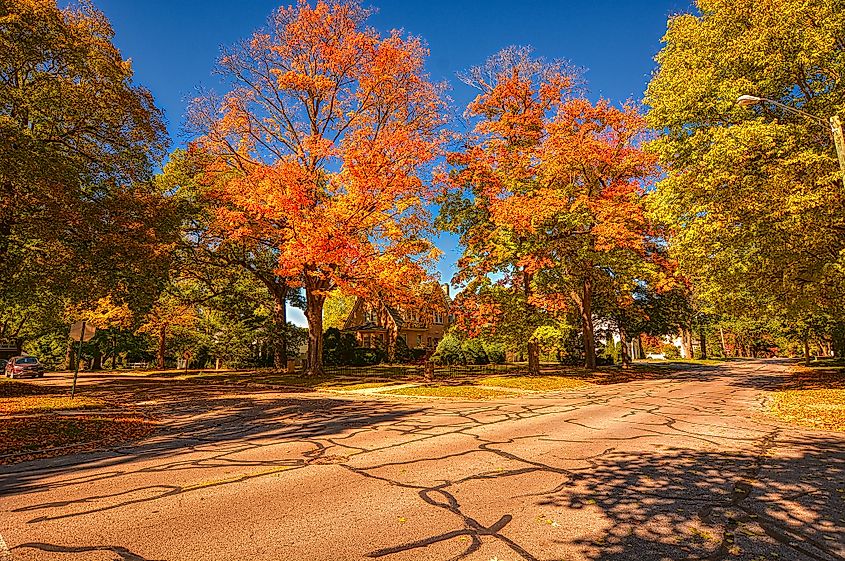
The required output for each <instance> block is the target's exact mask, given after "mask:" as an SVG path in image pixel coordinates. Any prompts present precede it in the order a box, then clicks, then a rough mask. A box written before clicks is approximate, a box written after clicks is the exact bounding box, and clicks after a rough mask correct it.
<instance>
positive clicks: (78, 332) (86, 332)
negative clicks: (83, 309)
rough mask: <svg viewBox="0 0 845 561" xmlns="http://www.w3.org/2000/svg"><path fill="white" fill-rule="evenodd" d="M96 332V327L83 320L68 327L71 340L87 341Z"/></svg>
mask: <svg viewBox="0 0 845 561" xmlns="http://www.w3.org/2000/svg"><path fill="white" fill-rule="evenodd" d="M96 332H97V328H96V327H94V326H93V325H91V324H90V323H88V322H86V321H85V320H82V321H77V322H76V323H74V324H73V325H72V326H71V327H70V338H71V339H72V340H73V341H81V342H83V343H87V342H88V341H90V340H91V339H92V338H93V337H94V334H95V333H96Z"/></svg>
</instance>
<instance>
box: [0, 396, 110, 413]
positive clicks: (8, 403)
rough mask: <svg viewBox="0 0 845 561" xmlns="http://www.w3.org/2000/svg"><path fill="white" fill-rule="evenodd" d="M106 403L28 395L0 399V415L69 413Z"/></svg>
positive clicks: (90, 398) (99, 406)
mask: <svg viewBox="0 0 845 561" xmlns="http://www.w3.org/2000/svg"><path fill="white" fill-rule="evenodd" d="M105 405H106V403H105V402H104V401H103V400H101V399H97V398H93V397H85V396H79V397H76V398H74V399H71V398H70V396H68V395H28V396H21V397H3V398H0V415H13V414H15V413H45V412H49V411H70V410H79V409H99V408H101V407H104V406H105Z"/></svg>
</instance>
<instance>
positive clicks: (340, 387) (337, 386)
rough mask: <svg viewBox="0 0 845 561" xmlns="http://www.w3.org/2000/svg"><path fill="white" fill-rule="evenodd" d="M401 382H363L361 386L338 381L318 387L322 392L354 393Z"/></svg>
mask: <svg viewBox="0 0 845 561" xmlns="http://www.w3.org/2000/svg"><path fill="white" fill-rule="evenodd" d="M400 383H401V382H397V381H382V382H361V383H360V384H342V383H338V382H337V381H334V382H331V383H328V384H320V385H319V386H317V387H318V388H319V389H321V390H334V391H345V392H346V391H354V390H369V389H372V388H383V387H385V386H395V385H397V384H400Z"/></svg>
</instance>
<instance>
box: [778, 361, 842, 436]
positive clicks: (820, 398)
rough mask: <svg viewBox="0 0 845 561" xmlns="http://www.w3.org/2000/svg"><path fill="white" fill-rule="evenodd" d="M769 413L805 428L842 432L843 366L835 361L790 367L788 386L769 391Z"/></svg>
mask: <svg viewBox="0 0 845 561" xmlns="http://www.w3.org/2000/svg"><path fill="white" fill-rule="evenodd" d="M769 413H771V414H772V415H773V416H774V417H776V418H778V419H780V420H782V421H786V422H789V423H794V424H797V425H801V426H804V427H810V428H815V429H823V430H835V431H845V367H842V366H840V365H839V363H838V362H837V361H834V360H831V361H825V363H824V364H823V365H811V366H810V367H805V366H795V367H793V369H792V379H791V380H790V382H789V384H788V386H787V387H785V388H783V389H782V390H779V391H775V392H772V394H771V401H770V402H769Z"/></svg>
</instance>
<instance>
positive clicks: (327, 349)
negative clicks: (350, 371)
mask: <svg viewBox="0 0 845 561" xmlns="http://www.w3.org/2000/svg"><path fill="white" fill-rule="evenodd" d="M356 350H357V349H356V346H355V338H354V337H353V336H352V335H350V334H348V333H341V332H340V330H339V329H337V328H335V327H331V328H329V329H327V330H326V333H325V334H324V336H323V363H325V364H327V365H329V366H349V365H351V364H352V363H353V361H354V360H355V359H356Z"/></svg>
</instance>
